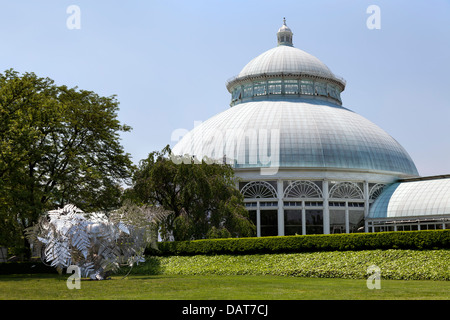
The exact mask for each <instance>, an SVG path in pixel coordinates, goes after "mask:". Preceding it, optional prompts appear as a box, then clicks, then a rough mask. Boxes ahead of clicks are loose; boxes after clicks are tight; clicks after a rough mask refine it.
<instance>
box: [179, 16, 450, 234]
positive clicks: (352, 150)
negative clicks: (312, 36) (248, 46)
mask: <svg viewBox="0 0 450 320" xmlns="http://www.w3.org/2000/svg"><path fill="white" fill-rule="evenodd" d="M345 86H346V82H345V80H343V79H342V78H341V77H338V76H336V75H335V74H334V73H333V72H332V71H331V70H330V69H329V68H328V67H327V66H326V65H325V64H324V63H323V62H322V61H320V60H319V59H318V58H316V57H314V56H313V55H311V54H309V53H307V52H305V51H303V50H300V49H298V48H296V47H294V45H293V33H292V31H291V30H290V28H289V27H287V25H286V22H285V21H284V23H283V25H282V27H281V28H280V29H279V30H278V32H277V46H276V47H274V48H272V49H270V50H268V51H266V52H264V53H262V54H260V55H259V56H257V57H256V58H254V59H253V60H251V61H250V62H249V63H248V64H247V65H246V66H244V68H243V69H242V70H241V72H240V73H239V74H237V76H235V77H233V78H231V79H230V80H228V81H227V83H226V87H227V89H228V91H229V92H230V94H231V103H230V106H231V107H230V108H228V109H227V110H225V111H223V112H221V113H219V114H217V115H215V116H213V117H212V118H210V119H208V120H207V121H204V122H202V123H201V124H200V125H198V126H196V127H195V128H194V129H193V130H192V131H190V132H189V133H187V134H186V135H185V136H184V137H183V138H182V139H181V140H180V141H179V142H178V143H177V144H176V146H175V147H174V148H173V153H174V154H179V155H185V154H188V155H191V156H195V157H196V158H197V159H202V158H204V157H206V158H208V159H215V160H217V161H222V162H226V163H229V164H231V165H232V166H233V167H234V169H235V174H236V176H237V177H238V178H239V179H240V182H239V183H238V185H237V187H238V188H239V190H240V191H241V193H242V194H243V196H244V199H245V200H244V201H245V205H246V207H247V209H248V211H249V213H250V217H251V219H252V220H253V221H254V223H255V225H256V227H257V235H258V236H272V235H294V234H317V233H326V234H328V233H351V232H361V231H375V229H374V228H375V227H376V226H379V225H380V224H383V226H384V225H386V223H387V222H388V220H389V215H388V214H387V211H386V210H385V208H386V207H387V205H386V201H387V202H389V200H390V198H385V197H384V198H383V199H384V200H383V201H384V202H383V203H384V204H383V205H377V209H376V210H375V211H374V212H373V213H372V215H370V214H371V212H370V208H371V206H372V204H373V203H374V201H375V200H376V199H377V198H378V197H379V196H380V194H382V193H383V192H384V191H387V192H390V190H391V188H392V187H391V186H392V185H394V186H395V185H398V184H401V183H402V182H399V181H408V179H416V178H419V174H418V172H417V169H416V167H415V165H414V163H413V161H412V160H411V157H410V156H409V155H408V153H407V152H406V150H405V149H404V148H403V147H402V146H401V145H400V144H399V143H398V142H397V141H396V140H395V139H394V138H392V137H391V136H390V135H389V134H388V133H386V132H385V131H384V130H382V129H381V128H380V127H378V126H377V125H375V124H374V123H372V122H370V121H369V120H367V119H365V118H364V117H362V116H360V115H359V114H357V113H355V112H353V111H351V110H349V109H347V108H345V107H344V105H343V102H342V100H341V92H342V91H344V89H345ZM446 181H447V182H449V181H450V179H447V180H446ZM404 183H412V182H404ZM447 185H448V186H449V187H450V183H448V184H447ZM397 189H398V187H397ZM448 190H449V191H450V189H448ZM447 198H449V199H450V196H448V194H447ZM449 209H450V202H449ZM383 210H385V211H384V212H382V211H383ZM448 213H449V214H450V211H449V212H448ZM380 218H381V219H380ZM371 219H372V220H371ZM377 219H378V220H377ZM377 221H378V222H377ZM443 226H444V227H445V226H446V225H445V223H444V225H443Z"/></svg>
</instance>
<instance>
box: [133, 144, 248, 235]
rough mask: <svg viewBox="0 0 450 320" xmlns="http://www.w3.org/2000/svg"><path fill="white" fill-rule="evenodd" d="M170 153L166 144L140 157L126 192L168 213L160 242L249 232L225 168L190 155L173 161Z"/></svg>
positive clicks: (228, 169)
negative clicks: (195, 158) (143, 157)
mask: <svg viewBox="0 0 450 320" xmlns="http://www.w3.org/2000/svg"><path fill="white" fill-rule="evenodd" d="M170 155H171V150H170V147H169V146H167V147H165V148H164V149H163V150H162V151H161V152H156V151H155V152H152V153H150V154H149V155H148V157H147V158H146V159H143V160H141V161H140V163H139V167H138V169H137V170H136V172H135V174H134V176H133V187H132V188H131V189H130V190H127V192H126V193H127V197H129V198H131V199H133V200H134V201H136V202H139V203H141V204H153V205H160V206H162V207H163V208H165V209H166V210H169V211H171V212H172V214H170V215H168V216H167V218H166V219H164V221H163V223H162V224H161V228H160V231H161V236H162V238H163V239H164V240H167V239H169V237H170V236H173V238H174V239H175V240H191V239H203V238H216V237H245V236H253V235H254V233H255V226H254V224H253V223H252V222H251V221H250V220H249V217H248V212H247V210H246V209H245V207H244V203H243V197H242V195H241V194H240V192H239V191H238V190H237V189H236V182H237V180H236V178H235V177H234V171H233V168H232V167H231V166H229V165H227V164H218V163H212V164H208V163H209V161H206V162H205V161H201V162H200V161H194V160H192V159H191V158H188V160H187V161H186V159H184V161H182V162H181V163H179V164H177V163H175V162H173V161H172V160H171V158H170Z"/></svg>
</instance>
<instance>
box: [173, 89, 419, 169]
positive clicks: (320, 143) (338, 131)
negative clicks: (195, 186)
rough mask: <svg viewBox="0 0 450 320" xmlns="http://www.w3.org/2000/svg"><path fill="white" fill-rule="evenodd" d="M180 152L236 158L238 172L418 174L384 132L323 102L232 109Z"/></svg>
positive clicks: (189, 137) (192, 135)
mask: <svg viewBox="0 0 450 320" xmlns="http://www.w3.org/2000/svg"><path fill="white" fill-rule="evenodd" d="M173 152H174V153H175V154H189V155H195V156H196V157H197V158H198V159H201V158H202V157H203V156H208V157H210V158H214V159H223V157H224V156H226V157H227V158H229V159H234V166H235V167H236V168H252V167H264V166H265V165H267V164H268V161H267V158H268V155H272V157H270V161H271V162H270V165H271V166H279V167H294V168H295V167H301V168H346V169H362V170H375V171H387V172H393V173H398V174H399V175H400V176H401V175H407V176H418V172H417V169H416V167H415V165H414V163H413V161H412V160H411V158H410V156H409V155H408V153H407V152H406V151H405V149H404V148H403V147H402V146H401V145H400V144H399V143H398V142H397V141H396V140H395V139H393V138H392V137H391V136H390V135H389V134H387V133H386V132H385V131H384V130H382V129H381V128H379V127H378V126H376V125H375V124H373V123H372V122H370V121H369V120H367V119H365V118H364V117H362V116H360V115H358V114H357V113H355V112H353V111H351V110H348V109H346V108H343V107H341V106H338V105H335V104H333V103H329V102H326V101H321V100H318V99H302V98H299V99H296V100H288V101H276V100H271V101H252V102H247V103H242V104H238V105H236V106H234V107H232V108H229V109H227V110H225V111H223V112H221V113H219V114H217V115H215V116H213V117H212V118H210V119H209V120H207V121H205V122H203V123H202V124H200V125H198V126H197V127H195V128H194V129H193V130H192V131H190V132H189V133H188V134H186V135H185V136H184V137H183V139H182V140H181V141H180V142H179V143H178V144H177V145H176V146H175V147H174V148H173Z"/></svg>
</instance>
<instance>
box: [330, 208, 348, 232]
mask: <svg viewBox="0 0 450 320" xmlns="http://www.w3.org/2000/svg"><path fill="white" fill-rule="evenodd" d="M330 233H345V210H330Z"/></svg>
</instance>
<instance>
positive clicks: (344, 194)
mask: <svg viewBox="0 0 450 320" xmlns="http://www.w3.org/2000/svg"><path fill="white" fill-rule="evenodd" d="M330 198H332V199H364V194H363V192H362V191H361V188H360V187H358V185H357V184H356V183H353V182H339V183H336V184H335V185H334V186H333V187H331V189H330Z"/></svg>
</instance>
